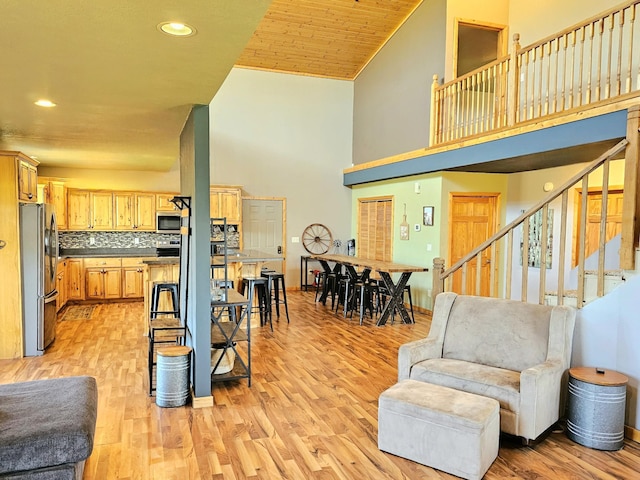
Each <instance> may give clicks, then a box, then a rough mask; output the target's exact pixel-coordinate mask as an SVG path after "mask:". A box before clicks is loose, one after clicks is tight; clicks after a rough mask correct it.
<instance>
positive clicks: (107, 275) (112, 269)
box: [84, 258, 122, 300]
mask: <svg viewBox="0 0 640 480" xmlns="http://www.w3.org/2000/svg"><path fill="white" fill-rule="evenodd" d="M121 265H122V264H121V260H120V258H85V259H84V281H85V293H84V298H85V300H99V299H105V300H106V299H113V298H122V268H121Z"/></svg>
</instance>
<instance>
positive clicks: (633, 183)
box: [620, 106, 640, 270]
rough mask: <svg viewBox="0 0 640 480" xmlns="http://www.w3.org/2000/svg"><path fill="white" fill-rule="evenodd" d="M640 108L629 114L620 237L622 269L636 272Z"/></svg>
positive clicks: (639, 205)
mask: <svg viewBox="0 0 640 480" xmlns="http://www.w3.org/2000/svg"><path fill="white" fill-rule="evenodd" d="M638 129H640V107H639V106H634V107H631V108H630V109H629V111H628V114H627V140H628V141H629V144H628V145H627V148H626V150H625V162H624V198H623V207H622V233H621V235H620V268H622V269H625V270H634V269H635V268H636V265H635V250H636V248H637V247H638V241H639V238H640V220H639V212H640V173H639V172H638V168H639V167H640V162H639V161H638V155H639V153H640V133H639V132H638Z"/></svg>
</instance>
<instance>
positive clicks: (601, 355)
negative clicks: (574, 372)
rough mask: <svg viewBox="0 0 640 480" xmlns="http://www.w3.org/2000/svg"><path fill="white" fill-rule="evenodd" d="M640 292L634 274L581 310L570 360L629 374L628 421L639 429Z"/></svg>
mask: <svg viewBox="0 0 640 480" xmlns="http://www.w3.org/2000/svg"><path fill="white" fill-rule="evenodd" d="M639 292H640V277H635V278H632V279H630V280H628V281H627V282H626V283H625V284H623V285H621V286H619V287H618V288H617V289H615V290H614V291H613V292H612V293H610V294H608V295H606V296H604V297H602V298H600V299H598V300H595V301H593V302H591V303H589V304H587V305H586V306H585V307H584V308H582V309H581V310H579V311H578V317H577V319H576V329H575V333H574V335H573V356H572V360H571V364H572V366H587V367H596V366H597V367H603V368H607V369H612V370H615V371H618V372H620V373H623V374H625V375H626V376H627V377H628V378H629V383H628V387H627V411H626V419H625V425H630V426H632V427H633V428H635V429H640V399H639V398H638V384H639V383H640V349H638V345H639V342H638V339H640V322H638V294H639Z"/></svg>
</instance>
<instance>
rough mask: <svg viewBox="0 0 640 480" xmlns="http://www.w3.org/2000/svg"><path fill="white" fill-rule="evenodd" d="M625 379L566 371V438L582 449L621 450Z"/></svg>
mask: <svg viewBox="0 0 640 480" xmlns="http://www.w3.org/2000/svg"><path fill="white" fill-rule="evenodd" d="M627 382H628V378H627V377H626V376H625V375H623V374H621V373H618V372H614V371H613V370H604V369H602V370H600V369H598V370H596V369H595V368H590V367H576V368H572V369H570V370H569V401H568V403H569V405H568V411H567V437H569V438H570V439H571V440H573V441H574V442H576V443H579V444H580V445H584V446H585V447H590V448H595V449H598V450H620V449H621V448H622V446H623V444H624V411H625V404H626V395H627Z"/></svg>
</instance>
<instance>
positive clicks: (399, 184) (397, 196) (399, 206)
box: [351, 172, 507, 310]
mask: <svg viewBox="0 0 640 480" xmlns="http://www.w3.org/2000/svg"><path fill="white" fill-rule="evenodd" d="M418 192H419V193H418ZM451 192H498V193H499V194H500V199H501V201H500V204H499V209H500V213H499V222H500V225H499V227H500V226H502V225H504V218H505V213H504V210H505V209H504V203H505V199H506V195H507V176H506V175H499V174H484V173H457V172H443V173H437V174H427V175H416V176H412V177H407V178H402V179H397V180H386V181H382V182H375V183H371V184H367V185H359V186H355V187H353V200H352V212H353V215H352V224H351V231H352V232H354V235H353V236H354V238H357V228H358V225H357V220H358V219H357V212H358V200H359V199H362V198H370V197H380V196H392V197H393V247H392V249H393V261H394V262H397V263H406V264H409V265H420V266H426V267H428V268H429V272H427V273H415V274H413V275H412V276H411V279H410V280H409V283H410V285H411V293H412V296H413V302H414V305H418V306H420V307H422V308H426V309H429V310H430V309H431V307H432V304H431V289H432V285H433V277H432V270H433V259H434V258H436V257H443V258H445V262H446V264H449V262H447V255H448V254H449V252H448V237H449V229H448V223H447V222H448V216H449V210H448V206H449V195H450V193H451ZM405 205H406V215H407V222H408V223H409V225H410V229H409V240H400V223H401V222H402V220H403V216H404V212H405ZM425 206H433V207H434V225H433V226H425V225H423V224H422V223H423V222H422V211H423V207H425ZM416 225H417V226H418V228H419V231H418V230H416V229H415V228H416V227H415V226H416ZM357 247H358V246H357V244H356V254H357Z"/></svg>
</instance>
